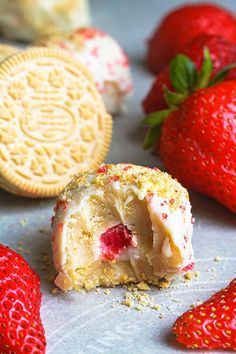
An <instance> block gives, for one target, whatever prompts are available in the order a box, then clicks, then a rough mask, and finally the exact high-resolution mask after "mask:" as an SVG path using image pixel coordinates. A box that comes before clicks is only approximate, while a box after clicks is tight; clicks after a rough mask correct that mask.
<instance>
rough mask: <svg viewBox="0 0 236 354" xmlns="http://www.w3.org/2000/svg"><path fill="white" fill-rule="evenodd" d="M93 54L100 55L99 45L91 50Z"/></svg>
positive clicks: (94, 55)
mask: <svg viewBox="0 0 236 354" xmlns="http://www.w3.org/2000/svg"><path fill="white" fill-rule="evenodd" d="M91 55H92V56H93V57H96V58H97V57H98V47H94V48H93V49H92V50H91Z"/></svg>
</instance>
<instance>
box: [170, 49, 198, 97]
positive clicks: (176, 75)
mask: <svg viewBox="0 0 236 354" xmlns="http://www.w3.org/2000/svg"><path fill="white" fill-rule="evenodd" d="M197 77H198V75H197V69H196V66H195V64H194V62H193V61H192V60H191V59H189V58H188V57H187V56H186V55H183V54H178V55H176V57H175V58H174V59H173V60H172V61H171V63H170V79H171V83H172V85H173V87H174V88H175V89H176V91H177V92H179V93H183V94H186V92H189V91H190V92H191V91H193V90H194V87H195V85H196V82H197Z"/></svg>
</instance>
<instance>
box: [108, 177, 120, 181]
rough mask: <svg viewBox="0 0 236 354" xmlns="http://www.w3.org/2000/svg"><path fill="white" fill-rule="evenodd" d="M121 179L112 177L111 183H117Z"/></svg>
mask: <svg viewBox="0 0 236 354" xmlns="http://www.w3.org/2000/svg"><path fill="white" fill-rule="evenodd" d="M119 179H120V177H119V176H112V177H111V178H110V182H117V181H119Z"/></svg>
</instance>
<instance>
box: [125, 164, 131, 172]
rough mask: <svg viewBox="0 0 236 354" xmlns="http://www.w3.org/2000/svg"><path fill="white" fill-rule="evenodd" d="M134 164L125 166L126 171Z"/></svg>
mask: <svg viewBox="0 0 236 354" xmlns="http://www.w3.org/2000/svg"><path fill="white" fill-rule="evenodd" d="M132 167H133V166H132V165H127V166H125V167H123V170H124V171H128V170H129V169H131V168H132Z"/></svg>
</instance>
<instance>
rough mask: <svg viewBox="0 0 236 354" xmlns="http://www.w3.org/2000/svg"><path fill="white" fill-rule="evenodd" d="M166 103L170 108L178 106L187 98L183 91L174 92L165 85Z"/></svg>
mask: <svg viewBox="0 0 236 354" xmlns="http://www.w3.org/2000/svg"><path fill="white" fill-rule="evenodd" d="M163 91H164V96H165V100H166V103H167V104H168V106H169V107H170V108H173V109H174V108H177V107H178V106H179V105H180V104H181V103H182V102H183V101H184V100H185V98H186V96H185V95H184V94H183V93H179V92H173V91H170V90H169V89H168V87H167V86H165V85H164V86H163Z"/></svg>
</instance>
